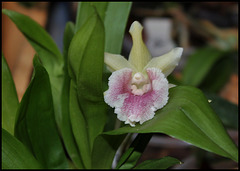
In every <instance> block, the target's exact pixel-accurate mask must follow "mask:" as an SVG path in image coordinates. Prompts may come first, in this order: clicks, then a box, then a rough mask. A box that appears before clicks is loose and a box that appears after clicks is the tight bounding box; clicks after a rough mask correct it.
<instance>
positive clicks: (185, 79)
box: [182, 47, 225, 86]
mask: <svg viewBox="0 0 240 171" xmlns="http://www.w3.org/2000/svg"><path fill="white" fill-rule="evenodd" d="M224 53H225V52H224V51H221V50H219V49H216V48H213V47H204V48H201V49H198V50H197V51H196V52H195V53H194V54H192V55H190V56H189V59H188V61H187V63H186V66H185V67H184V69H183V73H182V83H183V84H185V85H192V86H198V85H199V84H201V82H202V81H203V79H204V78H205V77H206V76H207V74H208V72H209V71H210V69H211V68H212V66H213V65H214V64H215V63H216V62H217V60H219V59H220V58H221V57H223V55H224Z"/></svg>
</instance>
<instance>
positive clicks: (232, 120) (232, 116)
mask: <svg viewBox="0 0 240 171" xmlns="http://www.w3.org/2000/svg"><path fill="white" fill-rule="evenodd" d="M204 94H205V95H206V97H207V98H208V99H210V100H211V102H210V106H211V107H212V108H213V110H214V111H215V112H216V113H217V115H218V116H219V117H220V119H221V120H222V122H223V124H224V126H225V127H227V128H232V129H238V106H237V105H235V104H233V103H231V102H229V101H227V100H225V99H223V98H221V97H220V96H218V95H216V94H214V93H207V92H206V93H204Z"/></svg>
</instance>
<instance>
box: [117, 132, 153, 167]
mask: <svg viewBox="0 0 240 171" xmlns="http://www.w3.org/2000/svg"><path fill="white" fill-rule="evenodd" d="M151 138H152V134H138V135H137V137H136V138H135V139H134V141H133V142H132V144H131V145H130V147H129V148H128V149H127V151H126V152H125V153H124V154H123V155H122V157H121V158H120V160H119V162H118V164H117V166H116V168H117V169H118V168H119V169H131V168H133V167H134V166H135V165H136V164H137V162H138V160H139V159H140V157H141V156H142V153H143V151H144V150H145V148H146V146H147V144H148V142H149V141H150V139H151Z"/></svg>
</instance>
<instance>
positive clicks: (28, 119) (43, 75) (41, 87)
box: [15, 57, 68, 168]
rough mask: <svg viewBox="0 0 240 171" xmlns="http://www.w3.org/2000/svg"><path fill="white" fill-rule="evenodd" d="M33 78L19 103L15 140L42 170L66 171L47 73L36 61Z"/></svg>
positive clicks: (66, 165) (34, 61) (35, 59)
mask: <svg viewBox="0 0 240 171" xmlns="http://www.w3.org/2000/svg"><path fill="white" fill-rule="evenodd" d="M33 64H34V76H33V79H32V81H31V83H30V84H29V86H28V88H27V90H26V92H25V94H24V96H23V98H22V101H21V103H20V106H19V109H18V113H17V119H16V125H15V136H16V137H17V138H18V139H19V140H20V141H21V142H23V144H25V145H26V146H27V147H28V148H29V149H30V150H31V151H32V152H33V154H34V156H36V158H37V160H39V162H40V163H41V164H42V165H43V166H44V167H46V168H67V167H68V164H67V158H66V156H65V153H64V149H63V146H62V144H61V139H60V137H59V135H58V130H57V126H56V122H55V119H54V108H53V101H52V93H51V87H50V82H49V77H48V73H47V71H46V70H45V68H44V67H43V66H42V65H41V64H40V62H39V59H38V58H37V57H35V58H34V60H33Z"/></svg>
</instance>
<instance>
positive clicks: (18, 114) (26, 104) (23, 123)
mask: <svg viewBox="0 0 240 171" xmlns="http://www.w3.org/2000/svg"><path fill="white" fill-rule="evenodd" d="M130 9H131V3H130V2H79V5H78V11H77V17H76V23H73V22H68V23H67V24H66V27H65V32H64V49H63V53H61V52H60V51H59V49H58V47H57V46H56V44H55V42H54V41H53V40H52V38H51V36H50V35H49V34H48V33H47V32H46V31H45V30H44V29H43V28H42V27H41V26H40V25H38V24H37V23H36V22H35V21H33V20H32V19H30V18H29V17H27V16H25V15H23V14H20V13H17V12H15V11H10V10H6V9H3V10H2V12H3V14H5V15H7V16H8V17H9V18H10V19H11V20H12V21H13V22H14V23H15V24H16V26H17V27H18V29H19V30H20V31H21V32H22V33H23V34H24V36H25V37H26V38H27V40H28V41H29V43H30V44H31V45H32V47H33V48H34V49H35V50H36V55H35V57H34V60H33V65H34V73H33V76H32V80H31V82H30V84H29V86H28V88H27V90H26V92H25V94H24V96H23V98H22V100H21V102H20V103H19V102H18V100H17V95H16V89H15V85H14V83H13V80H12V76H11V72H10V70H9V68H8V65H7V63H6V60H5V58H4V56H3V54H2V73H3V75H2V76H3V78H2V92H3V97H2V98H3V100H2V106H3V109H2V144H3V145H2V168H3V169H16V168H17V169H27V168H34V169H42V168H45V169H50V168H51V169H52V168H54V169H59V168H61V169H68V168H71V169H72V168H77V169H84V168H85V169H103V168H107V169H111V168H114V169H133V168H134V169H166V168H169V167H171V166H173V165H175V164H181V161H180V160H179V159H176V158H173V157H171V156H166V157H164V158H160V159H157V160H147V161H144V162H142V163H140V164H137V162H138V161H139V159H140V157H141V155H142V153H143V151H144V149H145V147H146V146H147V144H148V142H149V140H150V139H151V137H152V135H153V134H154V133H164V134H166V135H169V136H171V137H174V138H176V139H180V140H182V141H185V142H187V143H189V144H192V145H193V146H196V147H198V148H201V149H203V150H206V151H209V152H212V153H215V154H217V155H220V156H223V157H225V158H230V159H232V160H234V161H236V162H238V149H237V147H236V145H235V144H234V142H233V141H232V139H231V138H230V137H229V135H228V133H227V132H226V130H225V128H224V126H223V124H222V122H221V120H220V119H219V117H218V115H217V114H216V113H215V112H214V110H213V109H212V108H211V106H210V105H209V102H208V99H207V98H206V97H205V96H204V94H203V93H202V91H201V90H200V89H198V88H196V87H193V86H186V85H174V84H171V83H170V82H169V81H168V79H167V77H168V76H169V75H170V74H171V72H172V71H173V70H174V68H175V67H176V66H177V65H178V63H179V61H180V58H181V55H182V52H183V48H180V47H177V48H174V49H172V50H171V51H170V52H168V53H167V54H164V55H162V56H159V57H154V58H152V57H151V53H150V52H149V50H148V49H147V47H146V45H145V44H144V41H143V39H142V30H143V27H142V25H141V24H140V23H139V22H138V21H134V22H133V23H132V25H131V27H130V31H129V32H130V34H131V36H132V39H133V46H132V49H131V52H130V54H129V57H128V60H127V59H126V58H124V57H123V56H121V55H119V54H120V52H121V46H122V40H123V35H124V31H125V29H126V23H127V20H128V15H129V12H130ZM109 26H111V27H109ZM109 71H111V72H112V73H110V72H109ZM104 85H106V86H107V89H106V91H105V92H104ZM112 108H115V109H114V111H113V110H112ZM114 113H115V114H114ZM116 114H117V115H116ZM116 116H117V117H116ZM117 120H120V121H123V122H124V124H121V125H120V127H115V125H114V124H113V123H116V122H117ZM125 124H126V125H125ZM133 134H137V136H136V138H134V140H133V141H132V140H131V138H130V139H129V138H128V137H129V135H130V137H131V135H133ZM126 142H127V143H130V146H129V147H128V148H127V149H124V153H122V154H121V156H120V158H118V160H117V164H116V165H113V160H114V157H115V155H116V152H117V150H119V149H121V147H122V146H123V144H124V143H126Z"/></svg>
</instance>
